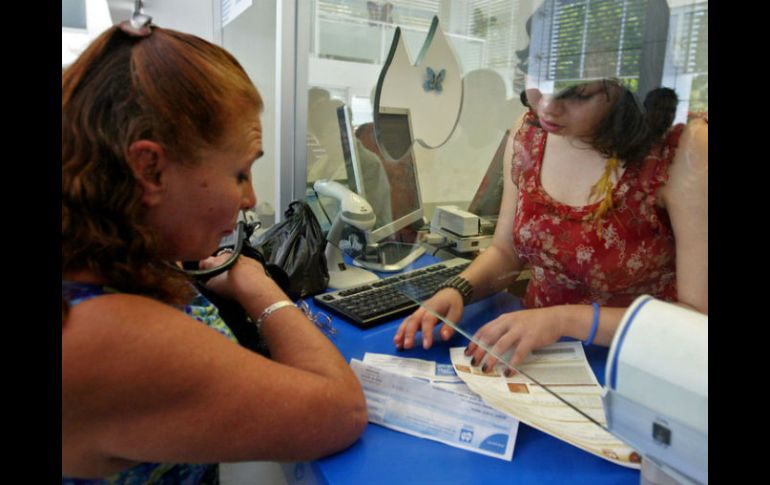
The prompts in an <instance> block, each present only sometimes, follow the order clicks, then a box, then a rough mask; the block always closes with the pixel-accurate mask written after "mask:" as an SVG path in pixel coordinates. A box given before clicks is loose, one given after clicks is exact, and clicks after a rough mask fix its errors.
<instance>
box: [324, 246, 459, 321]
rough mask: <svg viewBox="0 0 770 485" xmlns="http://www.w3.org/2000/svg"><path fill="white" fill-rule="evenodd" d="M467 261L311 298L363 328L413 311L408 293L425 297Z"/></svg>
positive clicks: (433, 267) (434, 265) (421, 297)
mask: <svg viewBox="0 0 770 485" xmlns="http://www.w3.org/2000/svg"><path fill="white" fill-rule="evenodd" d="M469 264H470V261H468V260H467V259H463V258H453V259H449V260H447V261H441V262H440V263H436V264H432V265H430V266H425V267H423V268H419V269H414V270H411V271H406V272H403V273H399V274H396V275H395V276H389V277H387V278H383V279H381V280H378V281H375V282H374V283H369V284H366V285H361V286H356V287H353V288H345V289H343V290H337V291H333V292H331V293H323V294H321V295H316V296H315V297H313V299H314V300H315V302H316V304H318V305H320V306H323V307H326V308H328V309H329V310H331V311H332V312H334V313H337V314H339V315H341V316H343V317H344V318H345V319H347V320H349V321H350V322H351V323H353V325H355V326H357V327H359V328H363V329H367V328H371V327H374V326H377V325H379V324H381V323H384V322H387V321H390V320H393V319H394V318H396V317H399V316H401V315H404V314H406V313H409V312H411V311H413V310H414V309H415V308H417V307H418V305H417V303H415V302H414V301H412V299H410V298H409V296H412V297H413V298H416V299H417V300H419V301H423V300H425V299H426V298H429V297H430V296H431V295H433V293H434V292H435V291H436V288H438V286H439V285H440V284H441V283H443V282H444V281H445V280H446V279H448V278H451V277H452V276H455V275H457V274H459V273H460V272H461V271H462V270H464V269H465V268H467V267H468V265H469ZM404 292H406V293H407V294H408V295H409V296H407V295H406V294H404Z"/></svg>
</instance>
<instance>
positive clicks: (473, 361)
mask: <svg viewBox="0 0 770 485" xmlns="http://www.w3.org/2000/svg"><path fill="white" fill-rule="evenodd" d="M471 365H472V366H473V367H476V357H474V358H472V359H471Z"/></svg>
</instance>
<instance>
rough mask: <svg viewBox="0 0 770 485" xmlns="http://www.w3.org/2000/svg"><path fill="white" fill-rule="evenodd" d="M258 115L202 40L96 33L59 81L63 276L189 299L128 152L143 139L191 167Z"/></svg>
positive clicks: (236, 71)
mask: <svg viewBox="0 0 770 485" xmlns="http://www.w3.org/2000/svg"><path fill="white" fill-rule="evenodd" d="M261 109H262V99H261V98H260V96H259V93H258V92H257V90H256V88H255V87H254V85H253V84H252V83H251V81H250V80H249V77H248V75H247V74H246V72H245V71H244V70H243V68H242V67H241V65H240V64H239V63H238V61H237V60H236V59H235V58H234V57H233V56H232V55H230V54H229V53H227V52H226V51H225V50H224V49H222V48H220V47H218V46H215V45H213V44H211V43H209V42H206V41H205V40H203V39H200V38H198V37H195V36H193V35H189V34H184V33H180V32H176V31H173V30H167V29H162V28H159V27H152V33H151V34H150V35H149V36H146V37H135V36H131V35H129V34H127V33H125V32H124V31H122V30H121V28H120V27H118V26H115V27H112V28H111V29H109V30H107V31H106V32H104V33H103V34H102V35H100V36H99V37H98V38H97V39H96V40H94V41H93V43H91V45H90V46H89V47H88V48H87V49H86V50H85V52H83V54H82V55H81V56H80V57H79V58H78V59H77V60H76V61H75V62H74V63H73V64H72V65H71V66H70V67H69V68H67V69H66V70H65V71H64V72H63V74H62V273H63V274H65V273H75V272H79V271H87V272H90V273H92V274H94V275H96V276H98V277H99V278H100V279H101V280H102V281H104V282H105V284H107V285H109V286H111V287H113V288H116V289H118V290H120V291H124V292H130V293H136V294H143V295H147V296H150V297H153V298H156V299H159V300H161V301H164V302H167V303H171V304H180V303H182V302H184V301H185V300H186V299H187V298H189V296H190V291H191V290H190V285H189V284H188V281H187V278H186V277H185V276H184V275H183V274H182V273H180V272H178V271H176V270H174V269H173V268H172V267H171V266H169V265H168V264H167V263H166V262H164V261H162V260H161V259H160V257H159V256H158V251H159V241H158V239H157V237H156V235H155V234H154V233H153V231H152V230H151V229H150V228H149V227H147V225H145V223H144V215H145V208H144V207H143V204H142V202H141V197H142V189H141V187H140V186H139V185H138V184H137V182H136V180H135V177H134V175H133V173H132V171H131V169H130V168H129V166H128V163H127V162H126V159H127V153H128V149H129V147H130V146H131V144H132V143H133V142H135V141H137V140H140V139H149V140H153V141H155V142H157V143H159V144H160V145H161V146H163V148H164V150H165V151H166V153H168V154H169V158H170V159H171V160H172V161H173V162H174V163H186V164H195V163H198V160H199V158H198V154H199V153H200V151H201V150H203V149H206V148H210V147H214V146H216V145H217V144H220V143H222V142H223V141H224V139H225V137H226V136H227V135H228V133H229V132H230V129H231V127H232V126H234V124H235V123H238V122H242V121H243V120H245V119H247V118H245V117H247V116H253V113H258V112H259V111H261ZM66 312H67V310H66V305H64V303H63V315H62V316H63V318H64V317H65V314H66Z"/></svg>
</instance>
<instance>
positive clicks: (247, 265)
mask: <svg viewBox="0 0 770 485" xmlns="http://www.w3.org/2000/svg"><path fill="white" fill-rule="evenodd" d="M229 257H230V254H229V253H224V254H221V255H219V256H211V257H209V258H206V259H204V260H202V261H201V262H200V267H201V268H202V269H209V268H216V267H217V266H219V265H221V264H223V263H224V262H225V261H227V259H228V258H229ZM206 287H207V288H209V289H210V290H212V291H214V292H215V293H217V294H219V295H221V296H224V297H226V298H230V299H231V300H236V301H240V298H249V297H251V296H252V293H253V292H254V291H255V290H257V289H258V290H259V291H260V292H274V291H271V290H276V291H277V292H278V293H276V295H275V296H274V299H285V298H286V296H285V295H284V294H283V292H282V291H281V289H280V288H279V287H278V285H276V284H275V282H274V281H273V280H272V279H270V277H269V276H268V275H267V273H266V272H265V268H264V266H262V264H261V263H260V262H259V261H257V260H256V259H253V258H247V257H245V256H239V257H238V259H237V260H236V261H235V264H233V265H232V266H231V267H230V269H228V270H227V271H225V272H224V273H222V274H220V275H217V276H215V277H213V278H211V279H210V280H209V281H208V282H207V283H206Z"/></svg>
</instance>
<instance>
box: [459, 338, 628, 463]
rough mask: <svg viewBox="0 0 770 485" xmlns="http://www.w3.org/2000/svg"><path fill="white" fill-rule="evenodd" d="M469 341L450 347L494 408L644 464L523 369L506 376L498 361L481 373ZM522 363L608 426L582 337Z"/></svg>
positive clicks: (616, 459)
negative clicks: (469, 352)
mask: <svg viewBox="0 0 770 485" xmlns="http://www.w3.org/2000/svg"><path fill="white" fill-rule="evenodd" d="M464 350H465V347H455V348H452V349H451V350H450V356H451V359H452V364H453V365H454V367H455V370H456V371H457V375H458V376H459V377H460V378H461V379H462V380H463V381H464V382H465V383H466V384H467V385H468V387H469V388H470V389H471V390H472V391H473V392H475V393H476V394H478V395H479V396H481V398H482V399H483V400H484V402H486V403H487V404H489V405H490V406H492V407H493V408H495V409H498V410H500V411H503V412H505V413H507V414H509V415H511V416H513V417H515V418H517V419H518V420H520V421H522V422H524V423H526V424H528V425H530V426H532V427H533V428H537V429H539V430H541V431H543V432H545V433H548V434H550V435H553V436H555V437H557V438H559V439H561V440H564V441H566V442H567V443H570V444H572V445H575V446H577V447H578V448H580V449H583V450H585V451H588V452H590V453H593V454H595V455H598V456H600V457H602V458H605V459H607V460H609V461H611V462H613V463H617V464H618V465H623V466H626V467H629V468H637V469H638V468H640V459H641V457H640V456H639V454H638V453H636V452H635V451H634V450H633V449H632V448H630V447H629V446H627V445H626V444H625V443H623V442H622V441H620V440H619V439H618V438H616V437H614V436H613V435H611V434H610V433H609V432H608V431H606V430H604V429H602V428H600V427H599V426H597V425H596V424H595V423H592V422H591V421H589V420H588V419H587V418H585V417H584V416H581V415H580V413H578V412H577V411H575V410H574V409H572V408H570V407H569V406H568V405H567V404H565V403H563V402H562V401H560V400H559V399H557V398H556V397H554V396H553V395H551V394H550V393H549V392H548V391H546V390H544V389H543V388H542V387H540V386H539V385H537V384H534V383H532V381H530V380H529V379H527V378H526V377H524V376H523V375H521V374H514V375H513V376H511V377H505V375H504V374H503V371H504V370H505V369H506V368H507V367H505V366H504V365H503V364H500V363H498V365H497V366H495V368H494V369H491V370H490V371H489V372H487V373H483V372H482V371H481V368H480V367H472V366H471V365H470V360H471V358H470V357H467V356H466V355H465V353H464ZM518 368H519V369H520V370H521V371H522V372H524V373H526V374H527V375H529V376H531V377H532V378H533V379H534V380H536V381H537V382H539V383H541V384H542V385H543V386H546V387H547V388H548V389H550V390H551V391H553V392H555V393H556V394H558V395H559V396H560V397H562V398H563V399H564V400H566V401H568V402H569V403H570V404H572V405H574V406H575V407H577V408H578V409H580V410H581V411H582V412H584V413H585V414H587V415H588V416H590V417H591V418H592V419H594V420H596V421H598V422H599V423H601V424H602V425H604V426H605V427H606V420H605V415H604V408H603V406H602V399H601V393H602V388H601V386H600V385H599V382H598V381H597V380H596V376H594V373H593V372H592V371H591V367H590V366H589V365H588V360H587V359H586V357H585V353H584V352H583V347H582V345H581V344H580V342H558V343H556V344H553V345H549V346H546V347H542V348H540V349H538V350H535V351H534V352H533V353H532V354H530V356H529V357H528V358H527V359H525V361H524V363H523V364H521V365H519V366H518Z"/></svg>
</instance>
